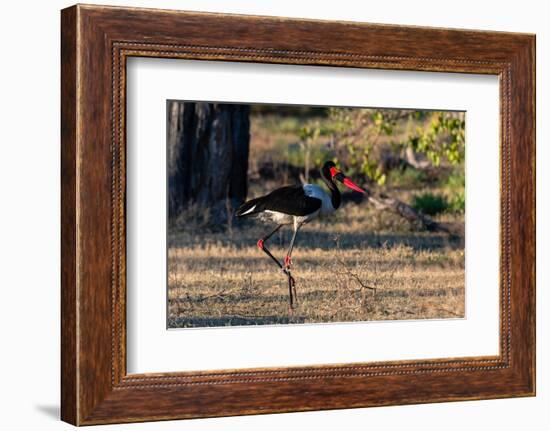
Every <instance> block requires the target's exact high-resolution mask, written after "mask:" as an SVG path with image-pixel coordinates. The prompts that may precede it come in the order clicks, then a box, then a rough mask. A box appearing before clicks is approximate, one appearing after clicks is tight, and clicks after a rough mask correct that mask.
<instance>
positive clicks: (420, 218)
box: [368, 193, 453, 235]
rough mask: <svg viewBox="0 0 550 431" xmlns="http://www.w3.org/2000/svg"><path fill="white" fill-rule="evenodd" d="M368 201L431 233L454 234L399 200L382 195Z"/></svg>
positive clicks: (369, 198) (370, 196)
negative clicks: (418, 224) (420, 225)
mask: <svg viewBox="0 0 550 431" xmlns="http://www.w3.org/2000/svg"><path fill="white" fill-rule="evenodd" d="M368 200H369V202H372V203H373V204H374V205H375V207H376V209H380V210H390V211H393V212H394V213H396V214H398V215H400V216H401V217H403V218H405V219H407V220H408V221H410V222H412V223H420V224H422V226H424V228H425V229H426V230H428V231H430V232H445V233H448V234H451V235H452V234H453V232H451V230H450V229H449V228H448V227H447V226H445V225H444V224H442V223H438V222H436V221H435V220H433V219H432V218H430V217H428V216H427V215H425V214H422V213H420V212H418V211H416V210H415V209H414V208H413V207H411V206H410V205H407V204H406V203H405V202H402V201H400V200H399V199H396V198H392V197H389V196H387V195H385V194H382V193H381V194H379V195H378V196H373V195H369V197H368Z"/></svg>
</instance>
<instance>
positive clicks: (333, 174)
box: [321, 160, 367, 193]
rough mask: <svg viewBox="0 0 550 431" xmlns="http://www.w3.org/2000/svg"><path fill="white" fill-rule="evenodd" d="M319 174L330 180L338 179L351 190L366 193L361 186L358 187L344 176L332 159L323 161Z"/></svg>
mask: <svg viewBox="0 0 550 431" xmlns="http://www.w3.org/2000/svg"><path fill="white" fill-rule="evenodd" d="M321 176H322V177H323V178H325V179H326V180H328V181H330V182H334V180H338V181H339V182H341V183H342V184H344V185H345V186H346V187H348V188H350V189H352V190H355V191H356V192H360V193H367V192H366V191H365V190H363V189H362V188H361V187H359V186H358V185H357V184H355V183H354V182H353V181H351V180H350V179H349V178H348V177H346V176H345V175H344V174H343V173H342V172H341V171H340V169H338V168H337V167H336V165H335V164H334V162H333V161H332V160H327V161H326V162H325V164H324V165H323V167H322V168H321Z"/></svg>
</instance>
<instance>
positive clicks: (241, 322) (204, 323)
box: [168, 316, 305, 328]
mask: <svg viewBox="0 0 550 431" xmlns="http://www.w3.org/2000/svg"><path fill="white" fill-rule="evenodd" d="M304 322H305V318H304V317H301V316H296V317H283V316H260V317H241V316H224V317H195V316H189V317H176V318H172V319H169V320H168V327H169V328H189V327H203V328H204V327H215V326H254V325H276V324H282V325H286V324H289V323H304Z"/></svg>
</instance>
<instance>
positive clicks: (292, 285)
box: [285, 271, 298, 314]
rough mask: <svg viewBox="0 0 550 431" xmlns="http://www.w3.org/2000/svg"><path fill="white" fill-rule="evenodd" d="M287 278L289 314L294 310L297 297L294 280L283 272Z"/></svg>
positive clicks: (288, 273)
mask: <svg viewBox="0 0 550 431" xmlns="http://www.w3.org/2000/svg"><path fill="white" fill-rule="evenodd" d="M285 272H286V274H287V276H288V296H289V305H288V309H289V312H290V314H292V310H294V309H295V308H296V306H297V303H298V296H297V295H296V280H294V277H293V276H292V275H290V272H287V271H285Z"/></svg>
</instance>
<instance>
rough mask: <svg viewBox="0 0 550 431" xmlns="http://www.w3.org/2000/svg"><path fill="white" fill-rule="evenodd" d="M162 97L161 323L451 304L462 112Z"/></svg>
mask: <svg viewBox="0 0 550 431" xmlns="http://www.w3.org/2000/svg"><path fill="white" fill-rule="evenodd" d="M166 112H167V115H166V118H167V120H166V121H167V124H166V130H167V138H166V145H167V151H166V154H167V157H166V159H167V160H166V163H167V214H168V217H167V286H166V289H167V328H169V329H172V328H201V327H224V326H248V325H280V324H314V323H337V322H338V323H340V322H366V321H382V320H383V321H389V320H390V321H391V320H410V319H419V320H420V319H457V318H464V317H465V247H464V246H465V241H464V238H465V207H466V199H465V196H466V194H465V187H466V184H465V182H466V181H465V158H466V151H465V125H466V118H465V117H466V113H465V112H463V111H443V110H439V111H438V110H421V109H399V108H392V109H390V108H376V107H342V106H306V105H275V104H242V103H227V102H223V103H218V102H212V101H183V100H168V101H167V105H166Z"/></svg>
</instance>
